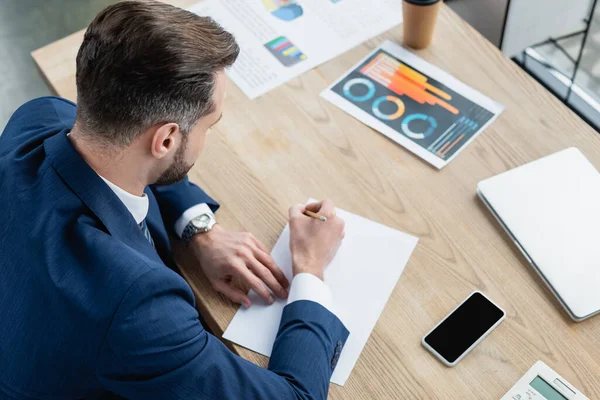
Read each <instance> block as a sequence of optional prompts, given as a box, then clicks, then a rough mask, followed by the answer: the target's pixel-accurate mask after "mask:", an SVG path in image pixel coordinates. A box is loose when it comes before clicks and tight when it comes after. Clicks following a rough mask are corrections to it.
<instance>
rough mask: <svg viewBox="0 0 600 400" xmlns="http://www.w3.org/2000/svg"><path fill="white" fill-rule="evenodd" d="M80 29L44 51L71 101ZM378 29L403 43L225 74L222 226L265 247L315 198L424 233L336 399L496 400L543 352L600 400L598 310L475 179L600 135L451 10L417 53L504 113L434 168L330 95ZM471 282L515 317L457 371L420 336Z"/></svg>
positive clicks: (587, 148) (191, 275)
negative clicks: (577, 303)
mask: <svg viewBox="0 0 600 400" xmlns="http://www.w3.org/2000/svg"><path fill="white" fill-rule="evenodd" d="M173 3H176V4H177V5H182V6H186V5H189V4H191V3H192V2H191V1H181V2H175V1H173ZM81 38H82V32H78V33H75V34H73V35H71V36H69V37H67V38H65V39H62V40H61V41H58V42H55V43H53V44H50V45H48V46H46V47H44V48H42V49H39V50H37V51H36V52H34V53H33V56H34V58H35V60H36V62H37V64H38V66H39V68H40V70H41V71H42V72H43V73H44V74H45V76H46V78H47V79H48V81H49V82H50V83H51V84H52V86H53V88H54V90H55V91H56V92H57V93H58V94H59V95H61V96H63V97H66V98H69V99H71V100H75V97H76V93H75V78H74V75H75V62H74V57H75V54H76V52H77V48H78V46H79V44H80V42H81ZM383 39H391V40H393V41H395V42H398V43H401V42H402V29H401V27H397V28H395V29H392V30H390V31H389V32H387V33H385V34H383V35H381V36H379V37H377V38H375V39H373V40H370V41H368V42H366V43H364V44H363V45H361V46H358V47H356V48H355V49H353V50H351V51H348V52H346V53H344V54H343V55H341V56H339V57H337V58H336V59H334V60H332V61H330V62H328V63H325V64H324V65H322V66H321V67H319V68H316V69H314V70H312V71H309V72H307V73H305V74H303V75H302V76H300V77H298V78H296V79H293V80H291V81H290V82H289V83H287V84H286V85H284V86H282V87H279V88H277V89H275V90H273V91H271V92H270V93H268V94H267V95H265V96H262V97H260V98H258V99H256V100H254V101H250V100H248V99H247V98H246V97H245V96H244V94H243V93H242V92H241V91H240V90H239V89H238V88H237V87H235V86H234V85H233V84H230V87H229V90H228V91H229V93H228V96H227V99H226V104H225V115H224V118H223V120H222V122H221V123H220V124H219V125H218V126H217V127H216V128H215V129H213V133H212V136H211V137H210V141H209V146H208V148H207V150H206V152H205V154H203V156H202V157H201V159H200V160H199V162H198V163H197V164H196V167H195V168H194V170H193V171H192V172H191V174H190V178H191V179H192V180H193V181H194V182H196V183H198V184H199V185H201V186H202V187H203V188H204V189H205V190H206V191H207V192H209V193H210V194H211V195H213V196H214V197H215V198H216V199H218V200H219V201H220V202H221V204H222V209H221V211H219V215H218V218H219V220H220V223H221V224H223V225H224V226H226V227H227V228H230V229H242V230H248V231H251V232H253V233H254V234H255V235H256V236H257V237H258V238H259V239H260V240H262V241H263V242H264V243H265V244H266V245H267V246H269V247H272V246H273V245H274V244H275V241H276V239H277V237H278V235H279V233H280V232H281V230H282V228H283V227H284V225H285V223H286V220H287V208H288V207H289V206H290V205H292V204H296V203H299V202H304V201H306V199H307V198H308V197H309V196H311V197H315V198H331V199H332V200H333V201H334V202H335V203H336V205H337V206H339V207H340V208H343V209H345V210H348V211H351V212H353V213H357V214H360V215H362V216H364V217H367V218H370V219H372V220H375V221H377V222H380V223H383V224H386V225H388V226H391V227H393V228H396V229H399V230H401V231H404V232H408V233H410V234H413V235H416V236H419V237H420V241H419V244H418V246H417V249H416V250H415V252H414V254H413V256H412V258H411V259H410V262H409V264H408V265H407V267H406V269H405V271H404V273H403V275H402V277H401V278H400V281H399V282H398V284H397V286H396V288H395V290H394V292H393V293H392V296H391V298H390V300H389V301H388V303H387V305H386V307H385V309H384V311H383V314H382V315H381V318H380V319H379V321H378V323H377V325H376V327H375V330H374V331H373V334H372V335H371V338H370V339H369V341H368V343H367V345H366V347H365V349H364V351H363V353H362V355H361V357H360V359H359V361H358V363H357V365H356V367H355V369H354V371H353V373H352V375H351V376H350V379H349V380H348V382H347V384H346V385H345V386H344V387H339V386H336V385H332V387H331V389H330V398H332V399H390V398H406V399H472V398H478V399H498V398H500V397H501V396H502V395H503V394H504V393H505V392H506V391H507V390H508V389H509V388H510V387H511V386H512V385H513V384H514V383H515V382H516V381H517V380H518V378H519V377H520V376H521V375H522V374H523V373H524V372H525V371H526V370H527V369H529V367H530V366H531V365H533V363H534V362H535V361H536V360H538V359H541V360H543V361H545V362H546V363H547V364H548V365H550V366H551V367H552V368H554V369H555V370H557V371H559V372H560V373H561V374H562V375H563V376H564V377H565V378H566V379H567V380H569V381H570V382H571V383H572V384H574V385H575V386H576V387H577V388H579V389H580V390H582V391H583V392H584V393H585V394H586V395H587V396H588V397H590V398H592V399H593V398H600V379H599V378H598V377H600V317H596V318H592V319H590V320H587V321H584V322H581V323H574V322H572V321H571V320H569V318H568V317H567V316H566V314H565V313H564V312H563V311H562V309H561V308H560V306H559V304H558V303H557V301H556V300H555V299H554V297H553V296H552V295H551V294H550V293H549V291H548V290H547V289H546V288H545V285H544V284H543V283H542V282H541V280H540V279H539V278H538V277H537V275H536V274H535V272H534V271H533V270H532V269H531V268H530V266H529V265H528V264H527V262H526V261H525V260H524V259H523V257H522V256H521V255H520V253H519V252H518V250H517V249H516V248H515V246H514V245H513V244H512V242H511V241H510V240H509V239H508V238H507V236H506V235H505V233H504V232H503V230H502V229H501V228H500V227H499V226H498V224H497V223H496V222H495V220H494V219H493V218H492V216H491V215H490V214H489V213H488V212H487V211H486V209H485V207H484V206H483V205H482V204H481V203H480V202H479V200H478V199H477V198H476V195H475V189H476V185H477V182H478V181H480V180H482V179H484V178H487V177H490V176H492V175H495V174H498V173H500V172H503V171H506V170H507V169H509V168H513V167H516V166H518V165H521V164H523V163H526V162H528V161H532V160H534V159H537V158H539V157H542V156H544V155H547V154H550V153H553V152H555V151H558V150H562V149H564V148H566V147H569V146H576V147H578V148H580V149H581V150H582V151H583V153H584V154H585V155H586V156H587V157H588V158H589V159H590V161H591V162H592V163H593V164H594V165H595V166H596V167H600V141H599V140H598V137H597V134H596V133H595V132H594V131H593V130H592V129H591V128H590V127H589V126H588V125H586V124H585V123H584V122H583V121H581V120H580V119H579V118H578V117H577V116H576V115H574V114H573V113H572V112H571V111H570V110H568V109H567V108H566V107H565V106H564V105H563V104H562V103H560V102H559V101H558V100H556V99H555V98H554V97H553V96H552V95H550V94H549V93H548V92H547V91H546V90H545V89H543V88H542V87H541V86H540V85H539V84H537V83H536V82H535V81H534V80H533V79H531V78H530V77H529V76H528V75H527V74H525V73H524V72H523V71H522V70H520V69H519V68H518V67H517V66H515V65H514V64H513V63H512V62H511V61H510V60H508V59H506V58H505V57H504V56H503V55H502V54H501V53H500V52H499V51H498V50H497V49H496V48H495V47H493V46H492V45H491V44H490V43H488V42H487V41H486V40H485V39H484V38H482V37H481V35H479V34H478V33H477V32H476V31H475V30H473V29H472V28H471V27H470V26H469V25H468V24H466V23H465V22H464V21H463V20H461V19H460V18H459V17H458V16H457V15H456V14H454V13H453V12H452V11H451V10H450V9H449V8H447V7H443V9H442V11H441V14H440V19H439V23H438V27H437V31H436V34H435V38H434V43H433V45H432V46H431V47H430V48H428V49H426V50H423V51H419V52H417V53H418V54H419V56H421V57H423V58H424V59H425V60H427V61H429V62H431V63H433V64H435V65H437V66H439V67H441V68H443V69H445V70H446V71H448V72H449V73H450V74H452V75H454V76H456V77H457V78H458V79H460V80H462V81H464V82H465V83H467V84H469V85H471V86H473V87H474V88H475V89H477V90H479V91H481V92H482V93H484V94H486V95H488V96H490V97H492V98H493V99H495V100H498V101H500V102H502V103H503V104H505V105H506V110H505V112H504V113H503V114H502V115H501V116H500V117H499V118H498V119H497V120H496V121H495V122H494V123H493V124H492V125H491V126H490V127H489V128H488V129H486V131H485V132H484V133H483V134H482V135H481V136H479V137H478V138H477V139H476V140H475V141H474V142H473V143H472V144H470V145H469V146H468V147H467V148H466V149H465V150H464V151H463V152H462V153H461V154H460V155H459V156H458V157H457V158H456V159H455V160H454V161H452V163H450V164H449V165H448V166H446V167H445V168H444V169H443V170H441V171H438V170H436V169H434V168H432V167H430V166H429V165H428V164H426V163H425V162H423V161H421V160H420V159H419V158H417V157H416V156H414V155H412V154H411V153H409V152H408V151H406V150H404V149H403V148H402V147H400V146H399V145H397V144H395V143H393V142H392V141H390V140H388V139H386V138H385V137H384V136H382V135H380V134H378V133H377V132H375V131H373V130H371V129H370V128H367V127H366V126H364V125H363V124H361V123H360V122H358V121H357V120H355V119H353V118H352V117H350V116H349V115H346V114H345V113H344V112H342V111H341V110H339V109H337V108H336V107H334V106H332V105H331V104H329V103H328V102H326V101H325V100H323V99H321V98H320V97H319V93H320V92H321V91H322V90H323V89H324V88H326V87H327V86H328V85H329V84H330V83H331V82H333V81H334V80H335V79H337V78H338V77H339V76H340V75H342V74H343V73H344V72H345V71H346V70H348V69H349V68H350V67H351V66H352V65H354V64H355V63H356V62H357V61H358V60H360V59H361V58H362V57H364V56H365V55H367V53H368V52H369V51H370V50H372V49H373V48H375V47H376V46H377V45H378V44H379V43H381V41H382V40H383ZM265 209H268V210H272V211H271V212H268V213H266V212H260V210H265ZM178 259H179V265H180V266H181V270H182V273H183V275H184V276H185V277H186V279H187V280H188V282H189V283H190V285H191V286H192V288H193V289H194V292H195V294H196V297H197V303H198V307H199V309H200V310H201V311H202V312H203V314H204V315H205V316H206V318H207V319H208V320H209V323H210V325H211V326H212V327H213V329H215V332H217V334H222V332H223V330H224V329H225V328H226V327H227V325H228V323H229V321H230V320H231V318H232V317H233V315H234V313H235V311H236V309H237V307H236V306H234V305H233V304H231V303H230V302H228V301H227V300H225V299H224V298H223V297H222V296H220V295H218V294H216V293H215V292H214V291H213V290H212V289H211V288H210V286H209V285H208V284H207V282H206V281H205V279H204V277H203V276H202V274H201V272H200V271H199V269H198V267H197V265H195V263H194V261H193V260H191V259H190V258H189V255H187V254H185V252H181V253H179V257H178ZM475 289H478V290H481V291H483V292H485V293H487V294H488V295H489V296H490V297H491V298H492V299H494V300H495V301H496V302H498V303H499V304H500V305H502V306H503V307H504V308H505V310H506V311H507V318H506V320H505V322H503V323H502V324H501V325H500V326H499V327H498V328H497V329H496V330H495V331H494V332H493V333H492V334H491V335H490V336H489V337H488V338H487V339H485V341H483V342H482V343H481V344H480V345H479V346H478V347H477V348H476V349H475V350H474V351H473V352H472V353H471V354H470V355H469V356H468V357H466V358H465V359H464V360H463V361H461V363H460V364H459V365H458V366H456V367H454V368H447V367H445V366H443V365H442V364H441V363H440V362H438V361H437V360H436V359H434V358H433V357H432V356H431V355H430V354H428V353H427V351H426V350H425V349H424V348H422V347H421V344H420V340H421V337H422V335H423V334H424V333H425V332H427V331H428V330H429V329H430V328H431V327H432V326H433V325H434V324H435V323H436V322H437V321H439V320H440V319H441V318H442V317H443V316H444V315H445V314H446V313H447V312H448V311H449V310H451V309H452V308H453V307H454V306H455V305H456V304H457V303H458V302H459V301H461V300H463V299H464V298H465V297H466V296H467V295H468V294H469V293H470V292H471V291H473V290H475ZM229 346H230V348H232V349H233V350H234V351H236V352H237V353H239V354H240V355H241V356H243V357H245V358H247V359H249V360H251V361H253V362H255V363H257V364H259V365H266V359H265V358H264V357H262V356H259V355H257V354H255V353H253V352H250V351H248V350H246V349H243V348H240V347H239V346H237V345H232V344H229ZM475 393H477V394H475Z"/></svg>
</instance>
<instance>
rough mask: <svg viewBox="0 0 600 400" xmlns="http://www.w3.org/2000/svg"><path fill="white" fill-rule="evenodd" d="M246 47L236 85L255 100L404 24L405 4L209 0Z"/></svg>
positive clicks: (206, 11)
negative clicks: (403, 12)
mask: <svg viewBox="0 0 600 400" xmlns="http://www.w3.org/2000/svg"><path fill="white" fill-rule="evenodd" d="M189 10H190V11H192V12H194V13H195V14H198V15H202V16H210V17H212V18H214V19H215V20H216V21H217V22H219V23H220V24H221V25H222V26H223V27H224V28H225V29H227V30H228V31H230V32H231V33H233V34H234V35H235V38H236V39H237V41H238V43H239V44H240V47H241V53H240V56H239V58H238V60H237V61H236V63H235V64H234V65H233V66H232V67H231V69H229V71H228V75H229V77H230V78H231V80H232V81H233V82H234V83H235V84H236V85H237V86H238V87H239V88H240V89H241V90H242V91H243V92H244V93H245V94H246V95H247V96H248V97H249V98H251V99H253V98H255V97H258V96H260V95H262V94H264V93H267V92H268V91H269V90H271V89H273V88H275V87H277V86H280V85H281V84H283V83H285V82H287V81H288V80H290V79H291V78H293V77H296V76H298V75H300V74H302V73H304V72H306V71H308V70H310V69H312V68H314V67H316V66H318V65H320V64H322V63H324V62H325V61H328V60H330V59H332V58H334V57H336V56H338V55H340V54H342V53H343V52H345V51H347V50H350V49H351V48H353V47H355V46H357V45H359V44H360V43H362V42H364V41H366V40H368V39H371V38H373V37H375V36H377V35H379V34H380V33H383V32H385V31H387V30H388V29H390V28H392V27H394V26H396V25H398V24H400V23H401V22H402V1H401V0H370V1H365V0H204V1H202V2H200V3H198V4H196V5H194V6H192V7H191V8H190V9H189Z"/></svg>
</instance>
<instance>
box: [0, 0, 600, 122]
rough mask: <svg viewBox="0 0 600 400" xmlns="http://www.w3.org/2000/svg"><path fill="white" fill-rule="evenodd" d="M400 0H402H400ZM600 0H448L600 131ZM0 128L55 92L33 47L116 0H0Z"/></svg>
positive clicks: (63, 33) (86, 20)
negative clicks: (22, 109) (599, 3)
mask: <svg viewBox="0 0 600 400" xmlns="http://www.w3.org/2000/svg"><path fill="white" fill-rule="evenodd" d="M398 1H400V0H398ZM596 1H597V0H568V1H567V0H446V3H447V5H448V6H449V7H450V8H452V9H453V10H454V11H456V12H457V13H458V14H459V15H460V16H461V17H463V18H464V19H465V20H466V21H467V22H468V23H470V24H471V25H472V26H473V27H474V28H475V29H477V30H478V31H479V32H481V33H482V34H483V36H485V37H486V38H487V39H488V40H489V41H490V42H492V43H493V44H494V45H496V46H497V47H499V48H500V49H501V50H502V51H503V52H504V53H505V54H506V55H507V56H509V57H511V58H512V59H513V60H514V61H515V62H516V63H517V64H519V65H520V66H521V67H522V68H523V69H524V70H525V71H527V72H528V73H529V74H531V75H532V76H533V77H534V78H535V79H537V80H538V81H539V82H540V83H541V84H543V85H544V86H546V88H547V89H549V90H550V91H551V92H552V93H553V94H554V95H555V96H557V98H559V99H560V100H561V101H563V102H564V103H565V104H566V105H568V106H569V107H570V108H571V109H572V110H573V111H575V112H576V113H577V114H579V115H580V116H581V117H582V118H583V119H584V120H586V121H587V122H588V123H589V124H590V125H592V126H593V127H594V128H596V130H599V131H600V92H599V89H600V23H599V22H600V10H598V9H597V8H598V7H596ZM1 2H2V4H1V5H0V54H2V55H3V57H2V59H1V60H0V131H1V130H2V129H3V128H4V126H5V125H6V122H7V121H8V119H9V117H10V115H11V114H12V113H13V112H14V111H15V110H16V108H17V107H18V106H19V105H21V104H23V103H24V102H26V101H27V100H30V99H32V98H35V97H39V96H45V95H49V94H51V92H50V90H49V89H48V87H47V85H46V83H45V82H44V80H43V78H42V77H41V75H40V74H39V72H38V71H37V68H36V66H35V63H34V61H33V59H32V57H31V54H30V53H31V52H32V51H33V50H35V49H38V48H40V47H42V46H44V45H46V44H49V43H51V42H53V41H55V40H58V39H61V38H63V37H65V36H67V35H70V34H71V33H74V32H76V31H78V30H80V29H83V28H85V27H86V26H87V25H88V24H89V22H90V21H91V20H92V19H93V18H94V16H95V15H96V14H97V13H98V12H99V11H100V10H101V9H102V8H104V7H106V6H107V5H109V4H113V3H116V2H117V0H1Z"/></svg>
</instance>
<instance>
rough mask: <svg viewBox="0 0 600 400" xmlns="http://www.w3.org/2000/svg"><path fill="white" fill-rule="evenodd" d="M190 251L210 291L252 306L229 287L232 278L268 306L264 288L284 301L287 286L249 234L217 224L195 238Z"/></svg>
mask: <svg viewBox="0 0 600 400" xmlns="http://www.w3.org/2000/svg"><path fill="white" fill-rule="evenodd" d="M190 248H191V249H192V251H193V252H194V255H195V256H196V258H197V259H198V261H199V262H200V266H201V267H202V270H203V271H204V274H205V275H206V277H207V278H208V280H209V281H210V283H211V285H212V287H213V288H214V289H215V290H216V291H218V292H219V293H222V294H224V295H225V296H226V297H228V298H229V299H230V300H232V301H234V302H236V303H241V304H244V306H246V307H250V306H251V305H252V303H251V301H250V299H249V298H248V295H247V293H245V292H243V291H241V290H240V289H239V288H237V287H235V286H234V285H233V280H234V278H237V279H239V280H240V281H241V282H242V283H244V284H245V285H246V286H247V287H249V288H251V289H254V291H255V292H256V293H258V295H259V296H260V297H262V298H263V299H264V300H265V301H266V302H267V303H268V304H271V303H273V301H275V299H274V298H273V296H272V295H271V294H270V293H269V291H268V290H267V288H266V287H265V285H266V286H267V287H268V288H269V289H271V291H272V292H273V293H274V294H275V295H276V296H277V297H280V298H282V299H285V298H287V296H288V291H287V288H288V286H289V282H288V281H287V279H286V277H285V275H284V274H283V272H282V271H281V269H280V268H279V267H278V266H277V264H275V261H274V260H273V258H272V257H271V255H270V254H269V250H268V249H267V248H266V247H265V246H264V245H263V244H262V243H261V242H259V241H258V239H256V238H255V237H254V236H253V235H252V234H250V233H244V232H229V231H226V230H225V229H223V228H222V227H221V226H220V225H218V224H217V225H215V226H214V227H213V228H212V229H211V230H210V231H209V232H206V233H199V234H196V235H195V236H194V237H193V238H192V241H191V242H190Z"/></svg>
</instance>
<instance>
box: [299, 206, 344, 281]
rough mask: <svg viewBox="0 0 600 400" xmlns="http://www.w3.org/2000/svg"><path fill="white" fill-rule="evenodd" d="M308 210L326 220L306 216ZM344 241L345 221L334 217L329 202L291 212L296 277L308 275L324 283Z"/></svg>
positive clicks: (301, 207)
mask: <svg viewBox="0 0 600 400" xmlns="http://www.w3.org/2000/svg"><path fill="white" fill-rule="evenodd" d="M305 210H309V211H312V212H314V213H318V214H321V215H323V216H324V217H326V218H327V221H325V222H323V221H320V220H318V219H315V218H311V217H308V216H306V215H304V211H305ZM343 238H344V221H343V220H342V219H341V218H339V217H337V216H336V215H335V207H334V206H333V202H331V201H330V200H324V201H321V202H318V203H312V204H307V205H306V206H303V205H297V206H294V207H292V208H290V250H291V252H292V269H293V273H294V276H296V275H297V274H300V273H303V272H308V273H310V274H313V275H315V276H317V277H318V278H320V279H323V269H324V268H325V267H326V266H327V265H328V264H329V263H330V262H331V260H332V259H333V257H334V256H335V254H336V253H337V251H338V249H339V247H340V244H341V243H342V239H343Z"/></svg>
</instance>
